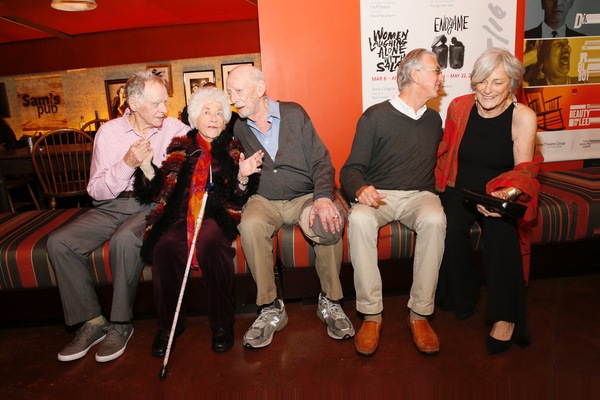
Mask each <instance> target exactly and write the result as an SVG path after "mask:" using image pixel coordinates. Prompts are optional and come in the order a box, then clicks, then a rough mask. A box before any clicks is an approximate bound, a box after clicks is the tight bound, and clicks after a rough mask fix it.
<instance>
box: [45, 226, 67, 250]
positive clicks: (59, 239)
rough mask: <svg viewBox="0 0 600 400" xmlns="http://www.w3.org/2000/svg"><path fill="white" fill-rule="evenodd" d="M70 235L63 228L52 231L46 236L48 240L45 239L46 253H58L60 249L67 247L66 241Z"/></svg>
mask: <svg viewBox="0 0 600 400" xmlns="http://www.w3.org/2000/svg"><path fill="white" fill-rule="evenodd" d="M70 237H71V235H69V234H68V232H65V231H64V230H58V231H54V232H52V233H51V234H50V235H49V236H48V240H47V241H46V250H47V251H48V253H58V252H61V251H62V249H65V248H67V247H68V245H67V243H69V239H70Z"/></svg>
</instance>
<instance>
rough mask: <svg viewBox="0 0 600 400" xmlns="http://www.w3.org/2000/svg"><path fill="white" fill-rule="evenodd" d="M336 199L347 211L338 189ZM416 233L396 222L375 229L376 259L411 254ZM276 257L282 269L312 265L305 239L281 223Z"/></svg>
mask: <svg viewBox="0 0 600 400" xmlns="http://www.w3.org/2000/svg"><path fill="white" fill-rule="evenodd" d="M336 199H337V200H338V201H339V202H340V203H341V204H342V205H343V207H344V208H345V209H346V211H347V210H348V203H347V202H346V201H345V200H344V199H343V196H342V194H341V191H340V189H337V191H336ZM416 237H417V236H416V235H415V233H414V232H413V231H411V230H410V229H408V228H407V227H406V226H404V225H402V224H401V223H400V222H398V221H392V222H390V223H389V224H387V225H385V226H383V227H381V229H379V236H378V238H377V255H378V258H379V260H397V259H401V258H407V257H412V256H413V252H414V246H415V240H416ZM342 240H343V243H344V250H343V257H342V262H344V263H350V262H351V260H350V253H349V251H348V230H347V229H346V230H344V235H343V237H342ZM471 240H472V244H473V249H480V246H481V230H480V229H479V225H478V224H477V223H475V224H473V226H472V227H471ZM277 245H278V252H279V258H280V260H281V264H282V265H283V267H284V268H299V267H300V268H302V267H310V266H314V265H315V264H314V262H315V252H314V249H313V247H312V246H311V245H309V243H308V242H307V240H306V239H305V237H304V235H303V234H302V231H301V230H300V228H299V227H298V226H297V225H285V226H283V227H282V228H281V229H280V230H279V232H278V235H277Z"/></svg>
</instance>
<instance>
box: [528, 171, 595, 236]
mask: <svg viewBox="0 0 600 400" xmlns="http://www.w3.org/2000/svg"><path fill="white" fill-rule="evenodd" d="M538 179H539V181H540V185H541V196H540V202H539V204H540V215H538V219H537V225H536V226H535V227H534V229H533V242H534V243H551V242H558V241H567V240H581V239H590V238H598V237H600V201H599V200H600V167H588V168H582V169H576V170H569V171H554V172H546V173H543V174H541V175H540V176H539V178H538Z"/></svg>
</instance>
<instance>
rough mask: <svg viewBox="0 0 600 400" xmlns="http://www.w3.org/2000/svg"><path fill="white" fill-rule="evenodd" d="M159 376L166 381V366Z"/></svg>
mask: <svg viewBox="0 0 600 400" xmlns="http://www.w3.org/2000/svg"><path fill="white" fill-rule="evenodd" d="M158 376H159V378H160V379H165V378H166V377H167V367H166V366H163V367H162V368H161V369H160V374H158Z"/></svg>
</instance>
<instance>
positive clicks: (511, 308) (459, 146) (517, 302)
mask: <svg viewBox="0 0 600 400" xmlns="http://www.w3.org/2000/svg"><path fill="white" fill-rule="evenodd" d="M523 72H524V68H523V65H522V64H521V63H520V62H519V60H517V59H516V58H515V57H514V56H513V55H512V54H510V53H509V52H508V51H506V50H504V49H499V48H491V49H488V50H486V51H485V52H484V53H483V54H482V55H481V56H480V57H479V58H478V59H477V60H476V61H475V65H474V67H473V72H472V74H471V88H472V89H473V90H474V92H475V93H474V94H470V95H465V96H461V97H458V98H456V99H454V100H453V101H452V102H451V104H450V106H449V108H448V112H447V117H446V124H445V129H444V136H443V139H442V142H441V143H440V147H439V150H438V162H437V167H436V187H437V190H438V191H440V192H442V193H441V196H440V198H441V200H442V204H443V206H444V212H445V213H446V217H447V232H446V243H445V252H444V258H443V261H442V265H441V267H440V274H439V281H438V288H437V293H436V303H437V305H438V307H440V308H442V309H443V310H454V312H455V313H456V316H457V318H458V319H464V318H468V317H470V316H471V315H472V314H473V312H474V309H475V306H476V304H477V302H478V300H479V296H480V279H479V276H478V273H477V270H476V269H475V266H474V261H473V253H472V248H471V241H470V235H469V231H470V226H471V225H472V224H473V222H474V221H478V222H479V223H480V226H481V227H482V232H483V238H482V243H483V267H484V277H485V283H486V307H485V317H486V319H487V320H488V321H489V322H490V323H492V324H493V326H492V329H491V331H490V334H489V335H488V337H487V341H486V345H487V350H488V353H489V354H495V353H500V352H503V351H506V350H508V349H509V348H510V347H511V345H512V343H513V341H514V342H515V343H517V344H519V345H521V346H526V345H529V344H530V343H531V332H530V330H529V324H528V322H527V305H526V299H525V286H526V283H527V278H528V272H529V248H530V230H529V224H530V223H531V221H532V220H533V219H534V218H535V216H536V215H537V198H538V192H539V183H538V182H537V180H536V176H537V172H538V170H539V167H540V164H541V163H542V161H543V158H542V157H541V155H539V154H538V153H536V147H535V137H536V133H537V122H536V114H535V112H534V111H533V110H531V109H530V108H528V107H527V106H525V105H523V104H520V103H517V101H516V98H515V95H514V94H515V92H516V91H517V89H518V88H519V86H520V84H521V81H522V77H523ZM463 188H466V189H470V190H472V191H475V192H480V193H487V194H490V195H492V196H494V197H498V198H501V199H507V200H514V201H517V202H520V203H523V204H525V205H527V211H526V214H525V216H524V218H523V219H519V220H515V219H512V218H510V217H508V216H506V215H501V214H499V213H497V212H493V211H489V210H488V209H486V208H484V207H483V206H482V205H480V204H479V205H477V206H476V207H469V206H468V205H466V204H465V203H464V202H463V199H462V189H463Z"/></svg>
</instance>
